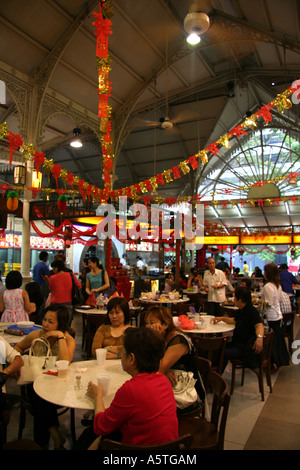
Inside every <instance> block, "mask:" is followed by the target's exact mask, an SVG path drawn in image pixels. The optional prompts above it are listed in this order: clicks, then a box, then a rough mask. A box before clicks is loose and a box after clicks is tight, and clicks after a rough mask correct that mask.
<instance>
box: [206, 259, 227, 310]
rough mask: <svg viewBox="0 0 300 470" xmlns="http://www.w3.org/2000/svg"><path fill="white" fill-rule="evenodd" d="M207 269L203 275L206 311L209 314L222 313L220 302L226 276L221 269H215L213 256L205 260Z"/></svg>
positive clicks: (225, 284) (224, 295)
mask: <svg viewBox="0 0 300 470" xmlns="http://www.w3.org/2000/svg"><path fill="white" fill-rule="evenodd" d="M207 267H208V271H205V273H204V276H203V285H204V288H205V290H206V292H207V293H208V296H207V313H208V314H209V315H215V316H220V315H222V313H223V312H222V307H221V306H220V303H222V302H225V299H226V294H225V288H226V286H227V280H226V276H225V274H224V273H223V271H220V269H216V262H215V260H214V258H208V260H207Z"/></svg>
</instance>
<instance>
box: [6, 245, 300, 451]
mask: <svg viewBox="0 0 300 470" xmlns="http://www.w3.org/2000/svg"><path fill="white" fill-rule="evenodd" d="M206 262H207V269H206V270H205V272H204V273H203V275H202V274H200V272H199V270H196V269H193V270H192V271H191V273H190V275H189V276H188V279H187V283H186V287H187V288H191V287H194V286H196V287H197V288H201V289H202V290H203V291H205V292H206V293H207V305H208V313H209V314H211V315H213V316H214V322H215V323H218V322H220V321H224V322H226V323H231V324H234V325H235V329H234V331H233V336H232V339H231V341H228V344H227V347H226V351H225V355H224V362H223V367H222V370H223V372H224V370H225V369H226V366H227V364H228V362H229V361H230V360H232V359H234V358H238V359H244V360H246V358H247V360H248V359H249V352H250V351H251V353H252V356H251V357H252V360H254V358H255V357H256V358H257V357H258V355H259V354H260V353H261V351H262V347H263V337H264V333H265V326H266V325H265V324H264V318H263V317H265V320H266V322H267V324H268V327H269V328H270V329H272V330H273V332H274V343H273V350H272V362H273V364H274V367H275V368H276V369H278V368H280V367H281V366H286V365H288V364H289V362H290V357H289V353H288V350H287V347H286V344H285V339H284V336H283V332H282V327H281V320H282V315H283V313H282V307H281V305H282V296H283V293H284V292H285V293H286V294H287V293H288V292H289V289H290V285H294V284H296V283H297V282H298V281H297V279H296V278H294V277H293V276H292V277H291V276H290V275H289V274H290V273H289V272H288V271H287V269H286V267H285V266H281V268H280V269H279V268H278V266H277V265H276V264H274V263H267V264H266V265H265V267H264V272H263V273H262V274H263V277H264V281H263V286H262V289H261V305H262V306H263V310H260V309H258V308H257V307H255V306H254V305H253V303H252V295H251V285H250V283H249V282H247V281H251V278H250V277H249V278H248V277H247V276H246V278H245V279H241V280H240V281H241V282H240V284H239V285H238V286H236V287H233V284H232V281H233V278H232V275H231V270H230V267H229V266H228V265H227V263H226V261H225V260H224V259H223V260H221V262H220V263H218V265H217V266H218V267H216V261H215V259H214V258H213V257H209V258H208V259H207V260H206ZM51 267H52V271H50V270H49V268H48V266H47V263H46V258H45V255H44V253H41V256H40V261H39V263H38V264H37V266H36V267H35V269H34V280H33V281H32V282H30V283H28V284H26V286H25V288H24V289H22V276H21V274H20V273H18V272H17V271H11V272H10V273H8V275H7V276H6V280H5V289H4V291H3V292H2V294H1V295H0V310H1V311H2V316H1V321H11V322H16V321H20V320H23V319H29V318H31V315H34V316H35V318H36V319H37V321H36V323H40V324H41V328H40V329H38V330H35V331H33V332H31V333H29V334H27V335H26V336H24V337H23V339H22V340H20V341H19V342H18V343H17V344H16V346H15V347H14V348H12V347H11V346H10V345H9V344H8V343H7V342H6V341H5V340H4V339H3V338H1V337H0V352H1V345H3V348H4V351H5V352H4V355H5V362H6V363H8V364H9V365H8V366H5V367H4V368H3V370H2V372H1V373H0V377H1V378H3V377H4V378H5V380H6V378H7V377H8V376H10V375H14V374H16V373H17V372H18V371H20V369H21V367H22V365H23V360H22V356H23V354H24V353H26V351H28V350H29V349H30V348H31V347H32V348H33V347H34V348H35V354H37V355H41V356H43V355H45V349H44V348H45V346H44V345H43V344H40V343H38V344H35V342H34V340H35V339H37V338H40V339H43V340H47V341H48V342H49V344H50V348H51V352H52V354H53V355H54V356H56V357H57V358H58V359H60V360H66V361H68V362H69V363H70V362H72V360H73V356H74V351H75V345H76V343H75V339H74V337H73V336H74V335H72V330H71V329H70V325H71V321H72V315H71V313H70V312H71V311H72V297H71V290H72V282H73V281H72V277H73V279H74V282H75V283H76V285H77V287H80V288H83V289H84V292H85V294H86V297H85V298H86V300H87V299H88V298H89V297H90V296H91V295H95V296H98V295H100V293H102V292H105V291H107V289H109V288H110V287H111V283H110V278H109V276H108V273H107V271H106V270H105V269H104V268H103V266H102V265H101V263H100V262H99V260H98V258H91V259H89V260H88V262H87V264H86V265H85V267H84V268H85V269H84V271H83V272H82V273H81V276H80V280H81V283H80V282H79V281H78V280H77V277H76V276H75V275H74V273H72V272H71V270H70V269H68V268H66V266H65V263H64V259H63V257H62V256H60V257H57V259H55V260H54V261H53V263H52V264H51ZM244 271H245V270H244ZM258 273H259V272H258V271H257V270H256V271H255V277H256V275H257V274H258ZM45 287H47V288H48V292H47V290H46V289H45ZM174 287H175V276H174V273H170V275H168V276H167V278H166V290H167V291H171V290H172V289H174ZM227 293H230V295H234V303H235V306H236V307H237V309H236V310H234V312H233V314H232V315H231V316H228V315H224V313H223V311H222V303H223V302H224V301H225V299H226V294H227ZM99 348H105V349H106V350H107V355H106V358H107V359H108V360H116V359H121V364H122V367H123V369H124V370H125V371H126V372H127V373H128V374H129V375H130V376H131V379H130V380H128V381H126V382H125V383H124V385H123V386H121V388H120V389H119V390H118V391H117V393H116V394H115V397H114V399H113V401H112V403H111V405H110V406H109V407H108V408H106V409H105V406H104V403H103V389H102V387H101V386H100V385H95V383H93V382H90V383H89V385H88V388H87V391H86V393H87V396H88V397H90V398H91V399H92V400H93V401H94V414H93V419H92V425H91V426H89V427H88V428H87V429H86V430H85V431H84V432H83V433H82V435H81V436H80V437H79V439H78V440H77V442H76V444H75V445H74V447H73V450H86V449H89V448H98V447H99V439H100V436H103V438H105V436H110V437H113V438H114V439H117V440H121V441H122V442H123V443H127V444H133V445H155V444H159V443H163V442H166V441H168V440H172V439H176V438H177V437H178V419H179V418H180V416H181V415H182V414H184V413H186V412H189V411H191V410H197V409H198V408H199V409H200V408H201V406H204V403H205V399H206V392H205V388H204V386H203V383H202V380H201V377H200V375H199V373H198V371H197V368H196V365H195V355H196V351H195V348H194V345H193V342H192V341H191V339H190V338H189V337H188V336H187V335H186V334H185V333H184V332H183V331H182V330H181V329H180V328H179V327H178V326H176V325H175V323H174V320H173V316H172V312H171V311H170V309H168V308H166V307H163V306H162V305H160V304H156V305H154V306H153V307H151V308H147V309H146V310H145V311H144V312H143V315H142V318H141V323H140V326H139V327H137V326H132V325H131V324H130V313H129V303H128V301H127V300H125V299H124V298H122V297H111V298H110V300H109V302H108V304H107V315H106V321H105V323H104V324H102V325H101V326H100V327H99V328H98V329H97V331H96V333H95V335H94V339H93V344H92V355H93V356H94V357H95V356H96V350H97V349H99ZM249 360H250V359H249ZM178 371H180V373H182V372H187V373H192V375H193V377H194V389H195V398H194V401H193V402H192V403H189V404H188V405H185V406H183V405H182V403H180V402H179V401H178V397H177V396H176V393H175V390H176V387H177V384H178V375H177V374H178ZM5 380H4V381H5ZM1 383H2V382H1ZM3 383H4V382H3ZM26 387H27V394H28V396H29V397H30V400H31V402H32V409H33V415H34V440H35V442H36V443H37V444H38V445H39V446H40V447H41V448H47V446H48V445H49V439H50V437H51V438H52V440H53V446H54V449H58V450H61V449H64V443H65V438H64V437H63V436H62V434H61V433H60V430H59V421H58V416H57V406H56V405H53V404H51V403H50V402H48V401H45V400H44V399H42V398H40V397H39V396H38V395H37V394H36V392H35V391H34V388H33V385H32V384H29V385H27V386H26ZM145 390H147V393H145ZM0 422H1V419H0Z"/></svg>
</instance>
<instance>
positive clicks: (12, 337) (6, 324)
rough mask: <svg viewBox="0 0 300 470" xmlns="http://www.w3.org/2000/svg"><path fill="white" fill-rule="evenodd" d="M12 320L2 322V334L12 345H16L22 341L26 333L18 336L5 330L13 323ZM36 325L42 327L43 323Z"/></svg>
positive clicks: (0, 326)
mask: <svg viewBox="0 0 300 470" xmlns="http://www.w3.org/2000/svg"><path fill="white" fill-rule="evenodd" d="M13 324H14V323H12V322H0V336H1V337H2V338H3V339H5V340H6V341H7V342H8V343H9V344H10V345H11V346H14V345H15V344H17V343H18V342H19V341H22V339H24V337H25V336H26V335H22V336H17V335H10V334H8V333H5V332H4V330H6V328H8V327H9V326H11V325H13ZM34 326H35V327H38V328H42V327H41V325H34Z"/></svg>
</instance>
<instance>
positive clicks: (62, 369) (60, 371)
mask: <svg viewBox="0 0 300 470" xmlns="http://www.w3.org/2000/svg"><path fill="white" fill-rule="evenodd" d="M55 365H56V367H57V376H58V377H66V375H67V373H68V370H69V361H56V363H55Z"/></svg>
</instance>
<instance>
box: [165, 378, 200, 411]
mask: <svg viewBox="0 0 300 470" xmlns="http://www.w3.org/2000/svg"><path fill="white" fill-rule="evenodd" d="M171 372H173V374H174V375H175V377H176V385H174V386H173V392H174V397H175V401H176V405H177V407H178V408H180V409H181V410H184V409H185V408H187V407H188V406H191V405H193V404H195V403H196V402H197V401H198V394H197V390H196V388H195V384H196V379H194V374H193V372H185V371H184V370H179V369H171Z"/></svg>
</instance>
